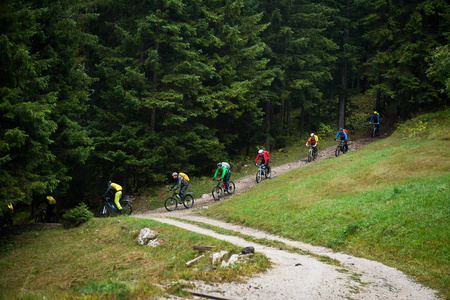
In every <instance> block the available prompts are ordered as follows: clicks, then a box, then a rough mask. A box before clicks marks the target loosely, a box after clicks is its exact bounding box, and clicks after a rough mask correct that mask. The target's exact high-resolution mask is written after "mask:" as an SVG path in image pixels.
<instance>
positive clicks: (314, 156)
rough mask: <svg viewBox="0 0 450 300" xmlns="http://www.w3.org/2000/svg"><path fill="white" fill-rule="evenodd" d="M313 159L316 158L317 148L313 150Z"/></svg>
mask: <svg viewBox="0 0 450 300" xmlns="http://www.w3.org/2000/svg"><path fill="white" fill-rule="evenodd" d="M313 159H314V160H316V159H317V149H316V150H315V151H314V155H313Z"/></svg>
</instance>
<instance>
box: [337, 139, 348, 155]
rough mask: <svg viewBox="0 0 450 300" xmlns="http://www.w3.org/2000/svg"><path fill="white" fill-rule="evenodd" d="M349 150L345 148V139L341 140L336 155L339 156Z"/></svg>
mask: <svg viewBox="0 0 450 300" xmlns="http://www.w3.org/2000/svg"><path fill="white" fill-rule="evenodd" d="M347 151H348V150H346V149H345V144H344V140H339V145H338V146H337V147H336V157H338V156H339V154H340V152H342V153H346V152H347Z"/></svg>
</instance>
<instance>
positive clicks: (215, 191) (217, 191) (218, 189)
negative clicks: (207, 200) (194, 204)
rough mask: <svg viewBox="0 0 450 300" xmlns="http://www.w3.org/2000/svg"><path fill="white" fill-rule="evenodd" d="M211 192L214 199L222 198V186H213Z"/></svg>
mask: <svg viewBox="0 0 450 300" xmlns="http://www.w3.org/2000/svg"><path fill="white" fill-rule="evenodd" d="M211 193H212V196H213V198H214V200H219V199H220V198H222V195H223V190H222V188H221V187H220V186H215V187H214V188H213V189H212V192H211Z"/></svg>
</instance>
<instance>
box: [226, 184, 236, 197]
mask: <svg viewBox="0 0 450 300" xmlns="http://www.w3.org/2000/svg"><path fill="white" fill-rule="evenodd" d="M234 190H235V185H234V182H233V181H230V182H229V183H228V192H227V193H228V194H230V195H231V194H233V193H234Z"/></svg>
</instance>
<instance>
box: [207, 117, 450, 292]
mask: <svg viewBox="0 0 450 300" xmlns="http://www.w3.org/2000/svg"><path fill="white" fill-rule="evenodd" d="M449 114H450V110H447V111H444V112H440V113H437V114H430V115H424V116H421V117H419V118H417V119H415V120H411V121H408V122H407V123H405V124H404V125H402V126H400V127H399V129H398V130H397V132H396V133H395V134H394V135H393V136H392V137H390V138H387V139H383V140H379V141H377V142H375V143H372V144H371V145H369V146H367V147H365V148H363V149H360V150H358V151H354V152H350V153H348V154H346V155H343V156H340V157H338V158H332V159H328V160H326V161H322V162H318V163H315V164H311V165H308V166H306V167H304V168H301V169H297V170H294V171H292V172H290V173H287V174H285V175H282V176H279V177H277V178H274V179H272V180H271V181H265V182H263V183H262V184H261V185H260V186H259V187H258V189H253V190H252V191H249V192H247V193H243V194H241V195H238V196H236V197H233V198H232V199H230V200H229V201H225V202H223V203H220V204H218V205H215V206H213V207H211V208H210V209H208V210H206V211H205V214H207V215H209V216H213V217H215V218H220V219H223V220H226V221H229V222H233V223H241V224H245V225H248V226H251V227H256V228H260V229H264V230H267V231H270V232H272V233H275V234H279V235H282V236H285V237H289V238H291V239H294V240H301V241H305V242H309V243H312V244H315V245H325V246H327V247H331V248H333V249H335V250H338V251H344V252H347V253H350V254H352V255H356V256H361V257H366V258H369V259H374V260H377V261H380V262H383V263H385V264H387V265H390V266H393V267H396V268H398V269H400V270H402V271H403V272H405V273H407V274H410V275H412V276H413V277H414V278H416V279H417V280H419V281H420V282H422V283H424V284H426V285H428V286H430V287H432V288H435V289H438V290H439V291H440V292H441V293H442V295H444V297H446V298H449V296H450V291H449V286H450V281H449V273H448V270H449V245H450V236H449V232H450V231H449V229H450V226H449V225H450V220H449V209H450V201H449V200H450V198H449V183H450V160H449V154H450V147H449V146H450V145H449V141H450V132H449V128H450V126H449V125H450V124H449Z"/></svg>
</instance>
